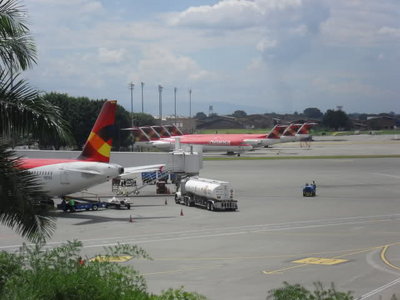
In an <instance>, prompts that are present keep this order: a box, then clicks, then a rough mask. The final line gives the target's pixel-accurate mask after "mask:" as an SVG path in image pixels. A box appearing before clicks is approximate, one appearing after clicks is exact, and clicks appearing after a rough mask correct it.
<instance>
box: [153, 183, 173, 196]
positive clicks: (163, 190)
mask: <svg viewBox="0 0 400 300" xmlns="http://www.w3.org/2000/svg"><path fill="white" fill-rule="evenodd" d="M156 187H157V189H156V193H157V194H169V193H170V191H169V188H168V187H167V182H166V181H165V180H160V181H158V182H157V183H156Z"/></svg>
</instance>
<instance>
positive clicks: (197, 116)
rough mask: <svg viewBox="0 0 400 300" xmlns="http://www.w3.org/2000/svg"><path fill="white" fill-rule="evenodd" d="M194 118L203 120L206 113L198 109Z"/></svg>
mask: <svg viewBox="0 0 400 300" xmlns="http://www.w3.org/2000/svg"><path fill="white" fill-rule="evenodd" d="M194 118H195V119H197V120H204V119H206V118H207V115H206V114H205V113H203V112H202V111H200V112H198V113H197V114H196V115H195V116H194Z"/></svg>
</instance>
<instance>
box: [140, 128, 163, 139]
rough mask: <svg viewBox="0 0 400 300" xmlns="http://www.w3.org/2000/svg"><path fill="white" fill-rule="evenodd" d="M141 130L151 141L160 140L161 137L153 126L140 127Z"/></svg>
mask: <svg viewBox="0 0 400 300" xmlns="http://www.w3.org/2000/svg"><path fill="white" fill-rule="evenodd" d="M140 129H142V130H143V132H144V133H145V134H146V135H147V136H148V137H149V139H150V140H151V141H156V140H159V139H160V135H159V134H158V133H157V131H155V130H154V128H152V127H151V126H143V127H140Z"/></svg>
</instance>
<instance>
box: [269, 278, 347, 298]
mask: <svg viewBox="0 0 400 300" xmlns="http://www.w3.org/2000/svg"><path fill="white" fill-rule="evenodd" d="M283 284H284V286H283V287H282V288H278V289H274V290H271V291H269V295H268V297H267V299H272V300H288V299H292V300H317V299H318V300H352V299H354V297H353V296H352V295H351V292H346V293H344V292H338V291H336V289H335V286H334V285H333V284H332V285H331V287H330V288H328V289H325V288H324V287H323V285H322V284H321V283H320V282H316V283H314V286H315V290H314V291H309V290H307V289H306V288H304V287H303V286H301V285H300V284H289V283H287V282H284V283H283Z"/></svg>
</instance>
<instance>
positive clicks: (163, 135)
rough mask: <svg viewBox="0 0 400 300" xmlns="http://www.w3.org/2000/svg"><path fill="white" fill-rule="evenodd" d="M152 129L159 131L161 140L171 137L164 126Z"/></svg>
mask: <svg viewBox="0 0 400 300" xmlns="http://www.w3.org/2000/svg"><path fill="white" fill-rule="evenodd" d="M151 128H153V129H154V130H155V131H157V133H158V135H159V136H160V137H161V138H168V137H171V135H170V134H169V132H168V130H167V129H166V128H164V126H151Z"/></svg>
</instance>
